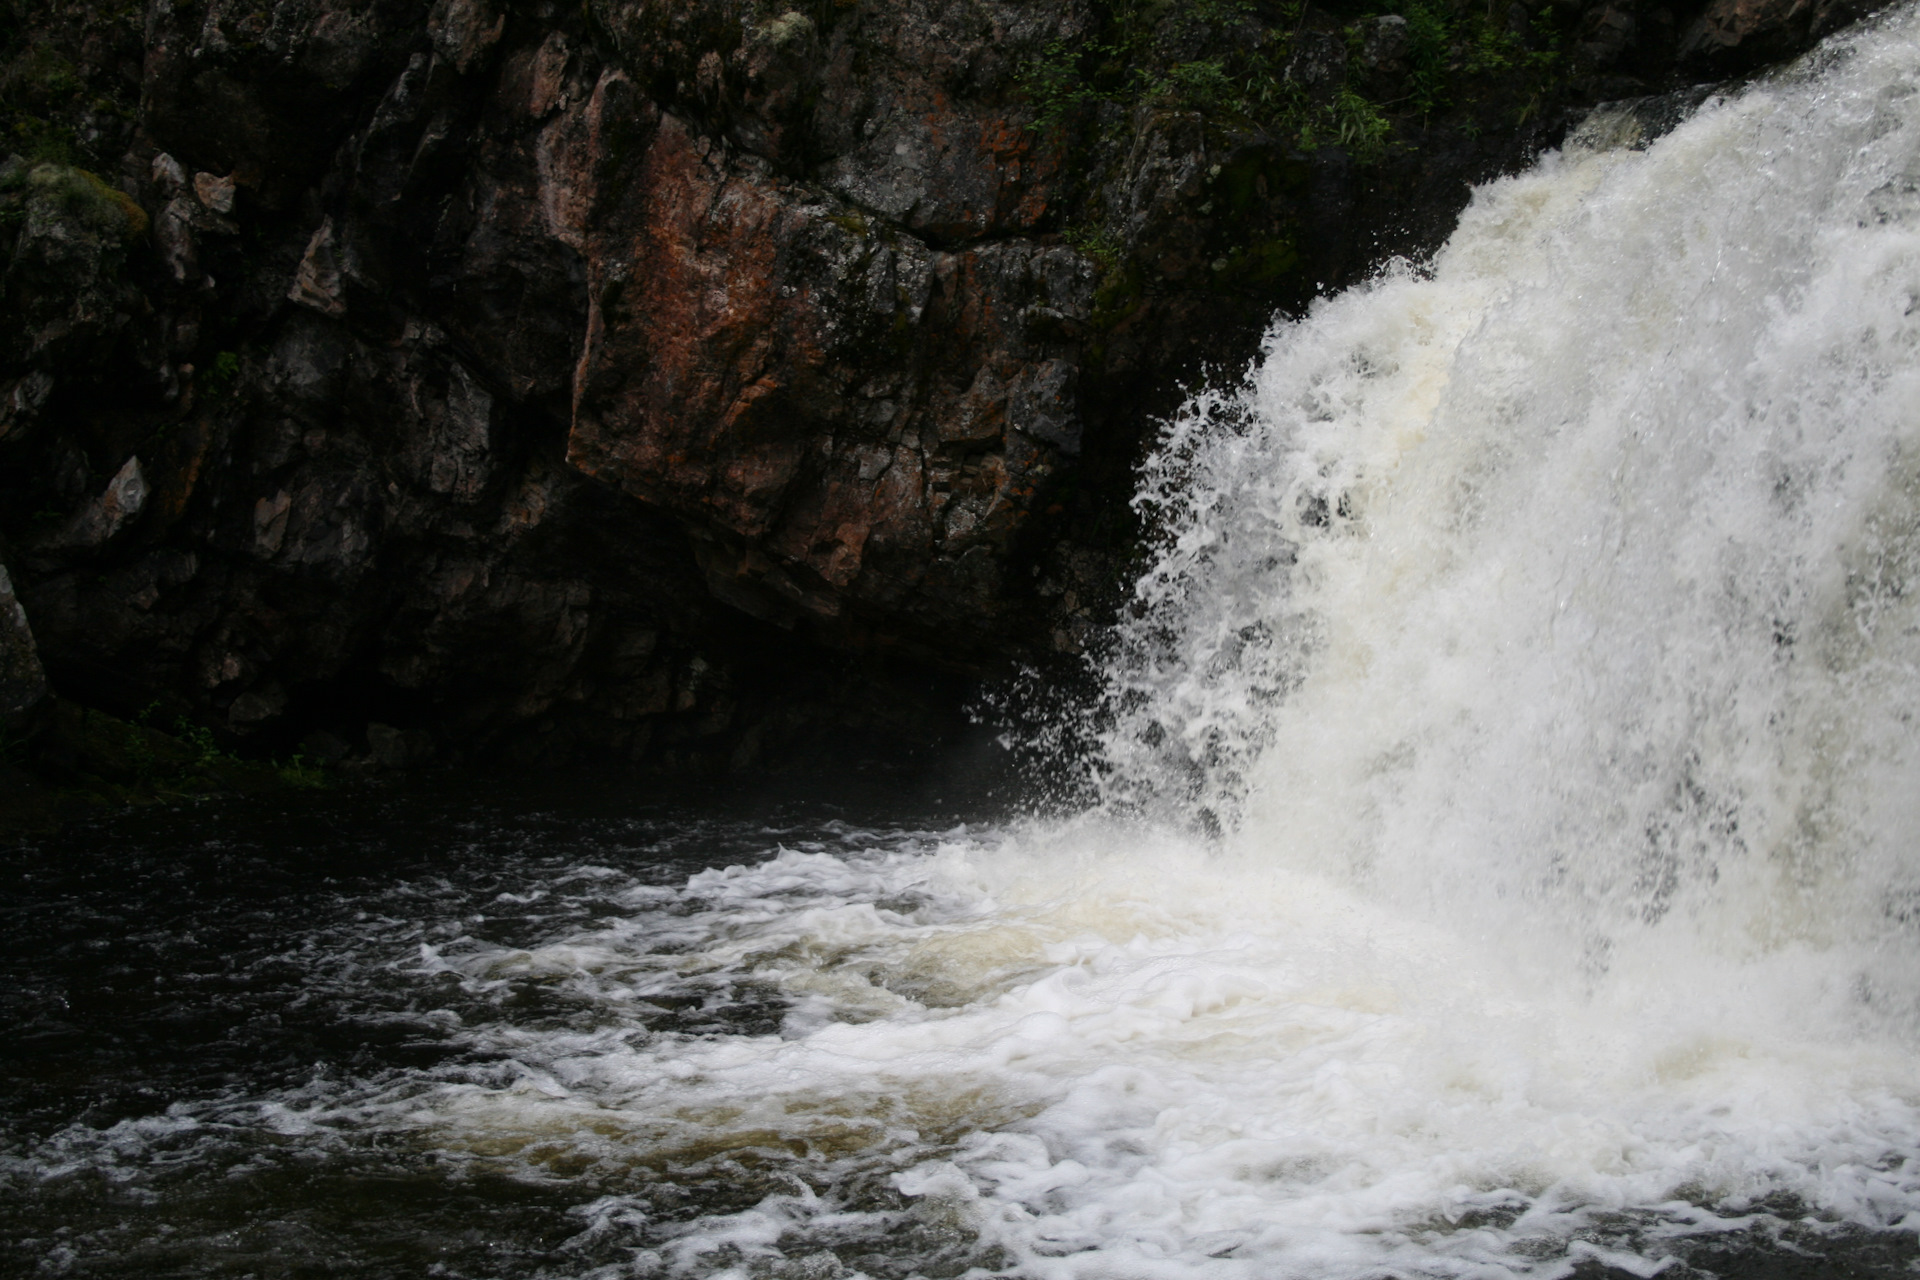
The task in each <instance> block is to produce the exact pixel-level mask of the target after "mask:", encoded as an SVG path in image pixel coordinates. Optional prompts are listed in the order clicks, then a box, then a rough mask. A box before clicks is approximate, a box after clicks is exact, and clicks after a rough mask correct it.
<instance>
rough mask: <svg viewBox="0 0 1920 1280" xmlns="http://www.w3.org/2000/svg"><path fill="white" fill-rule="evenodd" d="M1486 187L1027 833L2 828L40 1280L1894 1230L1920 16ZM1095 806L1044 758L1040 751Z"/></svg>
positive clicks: (1265, 481) (725, 804) (1191, 494)
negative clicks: (48, 834) (9, 842)
mask: <svg viewBox="0 0 1920 1280" xmlns="http://www.w3.org/2000/svg"><path fill="white" fill-rule="evenodd" d="M1673 114H1675V113H1674V112H1672V111H1664V112H1654V113H1651V114H1648V113H1639V114H1636V113H1635V112H1631V111H1614V112H1611V113H1605V114H1602V115H1600V116H1598V117H1596V118H1595V119H1594V120H1592V121H1589V122H1588V125H1587V126H1585V127H1583V128H1582V129H1581V130H1579V131H1577V132H1576V133H1575V135H1574V136H1573V137H1571V138H1570V139H1569V141H1568V143H1567V145H1566V147H1565V149H1564V150H1563V151H1562V152H1559V153H1556V154H1553V155H1549V156H1547V157H1545V158H1543V159H1542V160H1541V162H1540V163H1539V164H1538V165H1537V166H1536V167H1535V168H1534V169H1532V170H1531V171H1529V172H1527V173H1524V174H1520V175H1517V176H1514V177H1512V178H1508V179H1504V180H1502V181H1499V182H1495V183H1492V184H1489V185H1488V186H1486V187H1485V188H1482V189H1481V190H1480V191H1478V192H1477V193H1476V194H1475V197H1474V200H1473V203H1472V205H1471V206H1470V207H1469V209H1468V210H1467V211H1466V213H1465V215H1464V216H1463V218H1462V220H1461V223H1460V226H1459V228H1458V230H1457V231H1456V233H1455V234H1454V236H1453V237H1452V239H1451V240H1450V241H1449V242H1448V244H1447V245H1446V246H1445V247H1444V248H1443V249H1442V250H1441V251H1440V252H1439V253H1438V254H1437V255H1436V256H1435V257H1434V259H1433V260H1432V261H1431V262H1430V263H1426V264H1421V265H1419V266H1415V265H1411V264H1405V263H1400V264H1393V265H1391V266H1390V267H1389V268H1388V269H1387V270H1385V271H1384V272H1383V273H1382V274H1381V275H1380V276H1379V277H1378V278H1377V279H1375V280H1373V281H1371V282H1369V283H1368V284H1366V285H1365V286H1363V287H1360V288H1356V289H1353V290H1350V291H1348V292H1347V293H1345V294H1343V295H1341V296H1339V297H1335V298H1329V299H1325V300H1323V301H1322V302H1321V303H1320V304H1319V305H1317V306H1316V307H1315V308H1314V309H1313V310H1312V312H1311V313H1310V314H1309V315H1307V316H1306V317H1304V318H1302V319H1300V320H1297V321H1293V322H1288V323H1284V324H1280V325H1277V326H1276V327H1275V329H1274V331H1273V333H1272V334H1271V336H1270V338H1269V341H1268V345H1267V350H1266V353H1265V355H1264V356H1263V358H1262V359H1261V360H1260V361H1259V362H1258V363H1257V364H1256V366H1255V367H1254V368H1253V369H1251V370H1250V371H1249V373H1248V376H1247V378H1246V379H1245V381H1244V382H1243V383H1242V384H1240V385H1237V386H1233V387H1225V388H1215V389H1212V390H1209V391H1207V392H1204V393H1202V394H1200V395H1197V396H1196V397H1195V398H1194V399H1193V400H1192V401H1191V402H1190V403H1189V404H1188V405H1187V407H1186V408H1185V410H1183V411H1182V412H1181V413H1180V414H1179V415H1178V416H1177V418H1176V419H1175V420H1174V421H1172V422H1171V423H1169V424H1168V426H1167V430H1166V432H1165V434H1164V436H1163V438H1162V440H1161V442H1160V447H1159V449H1158V450H1157V452H1156V453H1155V454H1154V456H1153V457H1152V458H1151V459H1149V460H1148V462H1147V464H1146V466H1145V468H1144V470H1143V473H1142V478H1141V488H1140V493H1139V499H1138V500H1139V503H1140V506H1141V509H1142V512H1143V515H1144V517H1145V519H1146V524H1147V529H1148V543H1147V548H1146V550H1147V553H1148V554H1147V557H1146V558H1147V562H1148V568H1147V570H1146V572H1145V573H1144V575H1143V576H1142V578H1141V580H1140V583H1139V585H1138V590H1137V593H1136V597H1135V600H1134V603H1133V606H1132V607H1131V608H1130V609H1128V610H1127V611H1126V612H1125V616H1124V617H1123V618H1122V619H1121V621H1120V623H1119V624H1118V625H1117V627H1116V628H1115V630H1114V632H1113V633H1112V635H1111V637H1110V639H1109V642H1108V644H1107V646H1106V647H1105V649H1103V651H1102V653H1101V655H1100V658H1099V664H1100V669H1099V675H1100V681H1099V683H1100V686H1101V688H1102V689H1103V690H1104V693H1103V694H1102V696H1101V697H1100V698H1099V700H1098V701H1097V703H1096V704H1095V705H1093V706H1091V707H1089V708H1087V709H1085V713H1084V717H1083V718H1082V719H1080V720H1078V721H1070V722H1063V723H1060V724H1058V725H1056V726H1055V729H1056V730H1057V733H1055V734H1054V735H1053V736H1052V737H1049V736H1048V735H1044V734H1043V735H1041V737H1040V739H1039V740H1038V741H1037V742H1036V743H1035V744H1034V750H1035V751H1036V752H1037V753H1038V758H1039V759H1041V760H1043V761H1047V757H1046V754H1045V752H1046V749H1047V747H1048V744H1049V743H1054V744H1058V743H1064V742H1075V743H1079V744H1081V747H1080V749H1079V751H1078V754H1075V755H1073V756H1071V757H1069V756H1058V757H1055V758H1053V759H1051V760H1050V761H1047V763H1046V764H1045V765H1044V767H1043V771H1044V769H1051V770H1054V771H1056V772H1057V773H1058V774H1059V775H1060V778H1059V779H1056V780H1057V781H1060V780H1062V779H1063V780H1064V781H1061V785H1060V786H1059V787H1057V788H1056V790H1057V791H1058V792H1059V793H1062V794H1065V793H1078V794H1083V795H1087V796H1090V797H1091V799H1089V800H1088V801H1087V803H1086V804H1085V805H1084V806H1083V807H1082V808H1081V809H1080V810H1079V811H1077V812H1074V813H1070V814H1059V815H1055V816H1053V817H1050V818H1046V819H1039V818H1034V817H1030V816H1029V817H1024V818H1017V819H1016V818H1011V817H997V816H996V815H994V814H991V813H985V814H982V813H971V814H968V813H963V812H959V811H955V810H953V809H951V808H950V807H948V808H944V809H943V808H942V807H940V806H920V807H917V808H916V806H915V805H914V804H912V803H909V802H907V801H905V800H903V799H899V798H895V799H892V800H889V801H885V802H882V803H879V804H866V805H850V806H841V807H838V808H835V807H832V806H830V805H828V804H827V803H826V801H825V800H824V799H823V798H822V797H818V796H815V797H809V798H802V799H800V800H798V801H775V800H770V799H767V798H764V797H761V798H755V797H751V796H741V795H736V796H733V797H723V798H713V799H711V800H709V801H705V802H699V803H696V802H694V801H691V800H688V799H686V798H681V799H679V800H677V801H676V802H675V803H673V804H671V805H667V804H662V805H649V804H647V803H645V802H644V801H643V800H640V799H634V800H631V801H629V800H622V799H618V798H609V797H607V796H604V795H602V796H599V797H595V798H591V799H589V798H585V797H582V796H580V795H578V794H576V795H574V796H571V797H560V798H552V797H549V798H546V799H528V798H523V799H521V800H517V801H516V800H512V799H508V798H503V797H501V796H494V795H489V796H484V797H479V798H476V797H474V796H471V795H468V796H465V797H461V796H457V795H450V796H446V797H441V798H434V797H431V796H422V795H406V794H400V793H391V794H366V795H361V794H357V793H348V794H340V795H335V796H326V797H320V798H318V799H316V800H313V801H309V802H304V804H303V806H302V807H301V808H300V809H298V810H297V811H293V810H289V811H287V812H284V813H283V812H279V811H276V810H274V809H272V808H271V807H269V808H264V809H263V808H260V807H257V806H255V807H245V806H231V807H209V808H205V809H199V810H186V811H180V812H175V813H163V814H139V815H131V816H128V817H127V818H124V819H121V820H118V821H115V822H111V823H104V824H100V825H98V826H95V827H91V828H86V829H81V830H77V831H74V832H71V833H69V834H67V835H65V836H62V837H60V838H59V839H56V840H50V841H45V842H42V843H40V844H38V845H34V846H31V847H29V848H28V849H26V850H24V851H22V852H18V853H15V854H11V855H9V858H8V860H7V862H6V863H5V868H6V869H5V874H6V876H7V878H8V882H7V896H6V898H5V903H6V907H5V911H6V915H5V917H4V919H5V925H4V943H3V944H0V945H4V946H5V948H6V955H7V964H8V975H9V980H8V982H7V984H6V986H5V988H4V990H0V1001H4V1008H5V1011H6V1025H7V1029H8V1034H7V1037H6V1044H5V1046H4V1049H5V1054H6V1059H5V1060H6V1062H7V1064H8V1065H7V1067H6V1068H5V1071H6V1074H5V1077H4V1084H3V1085H0V1087H3V1088H4V1090H5V1096H4V1098H3V1099H0V1105H3V1107H4V1121H3V1122H0V1123H3V1124H4V1129H3V1130H0V1132H3V1133H4V1139H3V1141H4V1146H0V1180H3V1181H0V1229H3V1230H4V1238H5V1241H6V1244H5V1250H6V1252H5V1253H4V1255H0V1257H4V1259H5V1261H6V1263H7V1264H8V1265H9V1266H12V1267H14V1268H15V1269H16V1270H19V1271H21V1272H22V1273H24V1274H45V1275H61V1274H72V1275H88V1274H120V1275H140V1276H215V1275H219V1276H243V1275H254V1276H286V1275H355V1276H363V1275H372V1276H396V1277H398V1276H428V1275H441V1276H457V1277H475V1278H479V1277H501V1278H503V1280H504V1278H507V1277H535V1276H542V1277H555V1278H558V1277H595V1278H605V1280H611V1278H613V1277H625V1276H634V1277H680V1276H687V1277H721V1276H724V1277H728V1278H729V1280H746V1278H748V1277H770V1278H791V1280H802V1278H804V1280H834V1278H838V1277H855V1276H867V1277H875V1278H878V1277H909V1276H926V1277H945V1276H960V1275H968V1274H971V1275H977V1276H986V1275H1004V1276H1020V1277H1028V1278H1031V1280H1096V1278H1098V1280H1136V1278H1137V1280H1185V1278H1188V1277H1192V1278H1195V1280H1200V1278H1205V1280H1385V1278H1386V1277H1403V1278H1404V1277H1434V1278H1445V1280H1456V1278H1457V1280H1469V1278H1471V1280H1496V1278H1512V1277H1534V1278H1537V1280H1558V1278H1559V1277H1563V1276H1570V1275H1580V1276H1601V1275H1607V1276H1614V1277H1621V1276H1634V1277H1650V1276H1654V1275H1665V1276H1669V1277H1688V1276H1707V1275H1713V1276H1723V1277H1738V1276H1745V1277H1782V1278H1785V1277H1806V1278H1807V1280H1812V1278H1813V1277H1826V1276H1847V1275H1851V1276H1886V1277H1892V1276H1910V1275H1912V1274H1913V1273H1914V1272H1915V1271H1916V1269H1920V1251H1917V1250H1916V1247H1915V1241H1916V1235H1917V1234H1920V409H1917V408H1916V406H1920V17H1916V15H1915V11H1914V10H1913V9H1912V8H1911V7H1907V8H1903V9H1901V10H1898V11H1895V12H1892V13H1890V14H1888V15H1886V16H1885V17H1883V18H1882V19H1880V20H1878V21H1877V22H1875V23H1873V24H1871V25H1869V26H1867V27H1866V28H1864V29H1862V30H1861V31H1859V32H1857V33H1855V34H1852V35H1849V36H1847V37H1844V38H1843V39H1841V40H1838V41H1835V42H1833V43H1830V44H1829V45H1828V46H1827V47H1825V48H1824V49H1822V50H1820V51H1819V52H1817V53H1816V54H1815V55H1814V56H1813V57H1811V58H1810V59H1808V60H1807V61H1806V62H1804V63H1802V64H1801V65H1800V66H1798V67H1796V68H1794V69H1792V70H1790V71H1788V72H1786V73H1784V74H1781V75H1778V76H1775V77H1773V78H1771V79H1768V80H1765V81H1763V82H1760V83H1758V84H1755V85H1752V86H1749V87H1747V88H1745V89H1743V90H1742V91H1741V92H1739V93H1738V94H1731V95H1728V96H1724V97H1714V98H1709V99H1707V100H1706V101H1704V102H1703V103H1699V104H1697V110H1693V111H1692V113H1691V115H1690V117H1689V118H1687V119H1686V120H1685V122H1684V123H1681V124H1680V125H1679V126H1678V127H1676V128H1674V129H1673V130H1672V131H1671V132H1669V133H1667V134H1666V135H1665V136H1662V137H1658V138H1657V139H1655V138H1653V137H1652V136H1651V135H1650V133H1649V131H1648V129H1647V128H1646V121H1647V120H1649V119H1653V118H1656V117H1661V116H1665V117H1671V116H1672V115H1673ZM1069 784H1070V785H1069Z"/></svg>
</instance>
